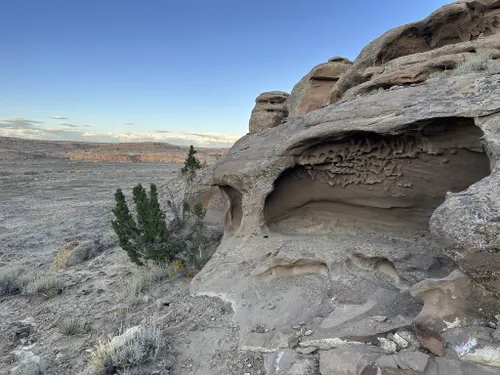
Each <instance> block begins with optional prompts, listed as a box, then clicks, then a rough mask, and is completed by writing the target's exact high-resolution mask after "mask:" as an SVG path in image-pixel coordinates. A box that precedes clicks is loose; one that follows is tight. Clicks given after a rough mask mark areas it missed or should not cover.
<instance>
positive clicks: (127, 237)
mask: <svg viewBox="0 0 500 375" xmlns="http://www.w3.org/2000/svg"><path fill="white" fill-rule="evenodd" d="M115 200H116V207H115V209H113V214H114V215H115V218H116V220H114V221H113V222H112V225H113V229H114V231H115V233H116V235H117V236H118V240H119V243H120V247H121V248H122V249H124V250H125V251H126V252H127V254H128V256H129V258H130V260H131V261H132V262H134V263H136V264H138V265H140V266H142V265H144V264H145V262H147V261H148V260H152V261H154V262H157V263H165V262H171V261H173V260H174V259H175V257H176V255H177V254H178V253H179V252H181V251H182V250H184V244H183V243H182V241H180V240H179V239H178V238H176V237H175V236H172V235H171V233H170V232H169V231H168V229H167V223H166V221H165V214H164V213H163V212H162V211H161V209H160V204H159V203H158V191H157V189H156V185H155V184H151V186H150V192H149V197H148V194H147V193H146V190H145V189H144V188H143V187H142V185H141V184H139V185H137V186H136V187H134V189H133V200H134V203H135V206H136V211H137V220H136V219H134V217H133V216H132V214H131V213H130V210H129V208H128V206H127V202H126V201H125V196H124V195H123V193H122V191H121V190H120V189H118V190H117V191H116V193H115Z"/></svg>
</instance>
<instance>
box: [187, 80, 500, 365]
mask: <svg viewBox="0 0 500 375" xmlns="http://www.w3.org/2000/svg"><path fill="white" fill-rule="evenodd" d="M499 83H500V76H497V75H491V76H479V75H468V76H457V77H449V78H444V79H440V80H431V81H428V82H426V83H424V84H422V85H419V86H415V87H408V88H401V89H398V90H390V91H385V92H384V93H381V94H378V95H372V96H366V97H360V98H357V99H354V100H349V101H343V102H339V103H336V104H334V105H330V106H328V107H325V108H321V109H318V110H315V111H313V112H310V113H308V114H307V115H305V116H304V117H299V118H292V119H290V120H289V122H288V123H287V125H286V126H281V127H279V128H271V129H266V130H264V131H262V132H259V133H255V134H250V135H247V136H245V137H243V138H242V139H240V140H239V141H238V142H237V143H236V144H235V145H234V146H233V148H232V149H231V150H230V151H229V152H228V153H227V154H226V155H225V156H224V157H223V159H222V160H221V162H220V163H219V164H218V165H217V166H216V167H215V169H214V174H213V176H214V180H213V183H214V184H216V185H219V186H220V187H221V188H222V189H223V190H225V191H227V192H228V193H227V194H226V199H227V200H228V201H229V206H230V207H232V208H231V209H230V210H229V211H228V216H226V217H227V221H226V228H230V230H226V236H225V238H224V240H223V242H222V244H221V246H220V247H219V249H218V251H217V253H216V254H215V256H214V257H213V258H212V259H211V261H210V262H209V263H208V265H207V266H206V267H205V268H204V269H203V270H202V271H201V272H200V273H199V274H198V275H197V276H196V278H195V279H194V280H193V284H192V290H193V292H195V293H198V294H207V295H211V296H219V297H221V298H223V299H225V300H227V301H230V302H231V303H232V305H233V308H234V309H235V315H234V319H235V320H236V322H237V323H238V324H240V325H241V326H243V327H245V326H246V327H253V326H256V325H257V324H263V325H265V326H266V327H273V328H275V329H276V331H277V332H281V333H283V334H285V335H289V334H291V332H290V331H291V330H292V328H291V327H292V326H293V325H295V324H297V323H298V322H301V321H304V322H306V323H307V327H306V328H305V329H307V330H309V329H310V330H312V331H313V332H314V333H313V335H312V336H310V337H307V340H304V339H305V338H302V340H303V343H304V345H305V346H308V347H321V348H336V347H339V346H343V345H348V344H349V343H352V342H354V343H360V342H361V343H370V344H375V345H376V344H377V343H378V340H377V339H378V338H379V337H386V336H387V334H388V333H389V332H394V331H396V330H397V329H399V328H402V327H408V326H410V325H411V323H412V322H413V320H414V319H415V318H416V316H417V315H418V314H419V313H420V311H421V309H422V307H421V304H420V303H419V302H418V301H416V300H415V299H414V298H413V297H411V295H410V294H409V293H408V292H407V290H408V289H409V288H410V286H411V285H413V284H415V283H418V282H420V281H422V280H425V279H428V278H438V279H439V278H443V277H446V276H448V275H449V274H450V272H451V271H452V270H453V269H455V268H456V266H454V265H453V264H452V263H451V262H450V261H449V260H448V259H447V258H445V257H444V256H443V255H442V254H441V250H440V249H439V248H438V247H436V245H435V244H434V243H433V242H432V241H431V238H430V236H429V228H428V220H429V217H430V216H431V215H432V214H433V212H434V211H435V210H436V208H437V207H439V205H440V204H442V203H443V201H444V200H445V196H446V193H447V192H448V191H452V192H459V191H462V190H464V189H467V188H468V187H469V185H471V184H474V183H476V182H477V181H478V180H481V179H484V178H486V180H488V179H490V180H491V181H496V182H497V183H498V175H497V174H496V172H493V174H491V175H490V168H491V167H492V165H494V163H493V164H492V160H493V161H495V160H496V158H497V157H498V155H499V151H500V148H499V147H498V144H499V143H498V135H497V134H498V131H499V127H498V126H496V125H494V124H493V122H491V121H488V119H492V118H494V116H495V115H494V114H495V113H496V112H498V111H499V110H500V85H499ZM483 147H484V148H483ZM484 150H486V152H485V151H484ZM495 163H496V162H495ZM424 176H425V177H424ZM484 181H485V180H483V182H484ZM483 182H481V183H476V184H475V185H474V187H475V186H481V184H482V183H483ZM477 194H478V195H479V196H481V194H482V192H481V189H478V192H477ZM445 204H446V203H445ZM462 208H463V207H462ZM462 208H459V207H458V206H457V207H456V210H457V211H458V212H460V209H462ZM457 215H459V214H457ZM450 237H451V234H450ZM269 304H272V305H273V306H275V307H274V308H273V309H267V308H265V307H266V306H268V305H269ZM375 315H383V316H387V321H384V322H377V321H374V320H373V319H371V317H372V316H375ZM246 336H247V334H246V333H245V332H242V334H241V340H242V343H245V342H247V340H246ZM422 337H423V339H422V340H423V342H422V343H423V346H424V347H425V348H427V349H429V348H430V349H431V350H433V351H434V353H435V354H437V355H443V354H444V345H443V342H442V341H440V340H437V341H435V342H434V341H433V342H430V341H429V340H427V341H425V340H426V337H425V336H422ZM422 337H419V339H421V338H422ZM430 338H431V339H432V337H430ZM422 340H421V341H422ZM431 341H432V340H431ZM436 343H437V344H439V345H437V346H436V345H435V344H436ZM301 344H302V343H301ZM266 345H267V344H266V343H265V342H262V343H260V344H259V347H260V348H261V349H259V350H260V351H266V350H271V351H274V350H276V347H275V346H274V345H271V344H269V346H267V347H266Z"/></svg>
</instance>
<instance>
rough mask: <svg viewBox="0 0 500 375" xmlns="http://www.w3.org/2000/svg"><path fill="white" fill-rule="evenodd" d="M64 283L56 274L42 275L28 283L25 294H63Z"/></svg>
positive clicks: (24, 289)
mask: <svg viewBox="0 0 500 375" xmlns="http://www.w3.org/2000/svg"><path fill="white" fill-rule="evenodd" d="M63 289H64V285H63V283H62V282H61V280H59V279H58V278H57V277H56V276H54V275H42V276H40V277H37V278H35V279H34V280H32V281H31V282H29V283H27V284H26V286H25V287H24V288H23V294H32V295H34V294H39V295H42V296H44V297H47V298H52V297H55V296H57V295H58V294H61V293H62V291H63Z"/></svg>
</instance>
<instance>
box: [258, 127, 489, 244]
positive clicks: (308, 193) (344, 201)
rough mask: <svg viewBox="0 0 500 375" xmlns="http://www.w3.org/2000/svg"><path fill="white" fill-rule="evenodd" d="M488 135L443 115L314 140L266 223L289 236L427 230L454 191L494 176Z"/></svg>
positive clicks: (280, 187)
mask: <svg viewBox="0 0 500 375" xmlns="http://www.w3.org/2000/svg"><path fill="white" fill-rule="evenodd" d="M482 135H483V133H482V131H481V130H480V129H479V128H478V127H477V126H475V124H474V122H473V120H472V119H467V118H441V119H434V120H431V121H425V122H419V123H416V124H412V125H409V126H408V127H407V128H406V129H404V131H403V132H401V134H398V135H380V134H377V133H373V132H353V133H352V134H350V135H348V136H345V137H344V138H342V139H329V140H328V139H327V140H321V141H317V142H314V144H311V145H309V146H308V147H307V148H306V149H305V150H304V151H303V152H301V154H300V156H296V157H295V161H296V165H295V167H293V168H290V169H288V170H286V171H284V172H283V173H282V174H281V175H280V176H279V177H278V179H277V180H276V181H275V184H274V190H273V191H272V192H271V194H270V195H269V196H268V197H267V199H266V202H265V207H264V215H265V220H266V223H267V225H268V227H269V228H270V229H271V230H273V231H276V232H281V233H290V234H295V233H302V234H307V233H311V234H317V233H332V232H339V231H340V232H345V231H349V232H353V231H354V232H356V233H360V232H399V233H401V234H409V235H411V234H414V233H416V232H420V231H427V230H428V222H429V218H430V216H431V215H432V213H433V211H434V210H435V209H436V207H438V206H439V205H440V204H441V203H442V202H443V201H444V199H445V195H446V193H447V192H449V191H451V192H459V191H462V190H465V189H466V188H468V187H469V186H470V185H471V184H473V183H475V182H477V181H479V180H481V179H482V178H484V177H486V176H487V175H489V173H490V166H489V160H488V157H487V155H486V154H485V153H484V151H483V148H482V146H481V141H480V138H481V137H482Z"/></svg>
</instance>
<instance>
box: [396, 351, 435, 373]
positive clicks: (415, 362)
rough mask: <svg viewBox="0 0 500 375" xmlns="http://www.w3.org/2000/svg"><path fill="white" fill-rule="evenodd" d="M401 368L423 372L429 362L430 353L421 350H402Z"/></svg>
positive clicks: (400, 356)
mask: <svg viewBox="0 0 500 375" xmlns="http://www.w3.org/2000/svg"><path fill="white" fill-rule="evenodd" d="M398 360H399V363H400V364H401V365H400V368H402V369H405V370H413V371H416V372H419V373H423V372H424V371H425V368H426V367H427V364H428V363H429V355H427V354H425V353H420V352H412V351H402V352H400V353H398Z"/></svg>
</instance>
